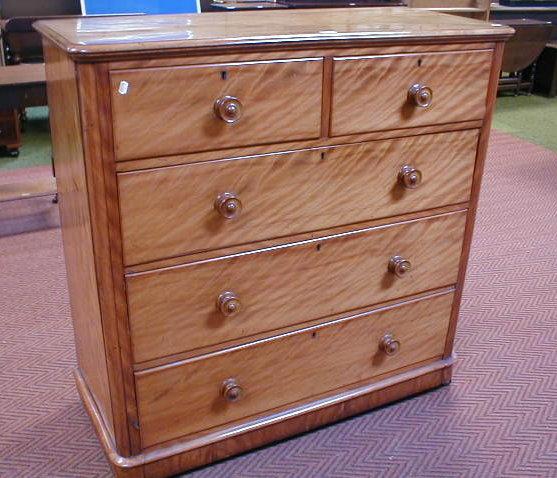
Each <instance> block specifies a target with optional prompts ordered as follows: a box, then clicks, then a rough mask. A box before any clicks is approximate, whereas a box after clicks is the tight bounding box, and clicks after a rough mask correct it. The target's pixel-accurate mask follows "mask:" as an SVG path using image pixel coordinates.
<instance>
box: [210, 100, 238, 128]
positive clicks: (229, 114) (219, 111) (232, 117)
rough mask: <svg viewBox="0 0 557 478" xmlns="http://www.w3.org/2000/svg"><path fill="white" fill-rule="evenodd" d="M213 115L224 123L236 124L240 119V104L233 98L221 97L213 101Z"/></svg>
mask: <svg viewBox="0 0 557 478" xmlns="http://www.w3.org/2000/svg"><path fill="white" fill-rule="evenodd" d="M214 110H215V114H216V115H217V117H218V118H220V119H221V120H223V121H224V122H226V123H229V124H232V123H236V122H237V121H238V120H239V119H240V118H241V117H242V103H240V100H239V99H238V98H236V97H234V96H223V97H222V98H219V99H218V100H217V101H215V105H214Z"/></svg>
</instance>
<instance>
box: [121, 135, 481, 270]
mask: <svg viewBox="0 0 557 478" xmlns="http://www.w3.org/2000/svg"><path fill="white" fill-rule="evenodd" d="M477 140H478V132H477V130H469V131H457V132H451V133H443V134H433V135H426V136H416V137H410V138H401V139H394V140H388V141H377V142H371V143H364V144H357V145H349V146H341V147H335V148H328V149H322V150H309V151H301V152H295V153H288V154H274V155H264V156H258V157H251V158H243V159H234V160H223V161H214V162H207V163H199V164H188V165H184V166H178V167H169V168H162V169H156V170H147V171H140V172H131V173H123V174H120V175H119V177H118V184H119V196H120V204H121V206H120V207H121V217H122V221H121V222H122V236H123V247H124V260H125V262H126V264H128V265H132V264H138V263H142V262H148V261H151V260H156V259H161V258H165V257H172V256H178V255H182V254H186V253H189V252H195V251H200V250H208V249H217V248H221V247H226V246H231V245H236V244H242V243H248V242H252V241H257V240H263V239H269V238H275V237H282V236H287V235H290V234H296V233H301V232H307V231H315V230H320V229H325V228H329V227H335V226H339V225H344V224H353V223H357V222H362V221H366V220H371V219H376V218H381V217H390V216H395V215H399V214H404V213H408V212H413V211H419V210H425V209H430V208H433V207H440V206H444V205H448V204H457V203H461V202H466V201H468V199H469V196H470V186H471V182H472V175H473V170H474V161H475V155H476V146H477ZM403 168H406V169H405V171H407V172H406V173H405V174H403V173H402V170H403ZM414 170H417V171H418V173H416V172H415V171H414ZM413 171H414V174H421V183H420V182H419V181H418V182H417V183H416V184H413V183H411V182H410V183H409V182H408V181H409V180H411V179H412V178H413V177H414V178H415V176H412V172H413ZM405 181H406V182H405ZM228 207H232V209H231V210H230V211H229V210H228V209H227V208H228Z"/></svg>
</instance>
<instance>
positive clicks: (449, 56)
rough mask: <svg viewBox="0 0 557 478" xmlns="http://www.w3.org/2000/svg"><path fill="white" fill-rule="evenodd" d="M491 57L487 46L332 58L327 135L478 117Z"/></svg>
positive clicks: (481, 115)
mask: <svg viewBox="0 0 557 478" xmlns="http://www.w3.org/2000/svg"><path fill="white" fill-rule="evenodd" d="M491 62H492V52H491V50H480V51H467V52H449V53H415V54H401V55H378V56H369V57H346V58H335V60H334V82H333V98H332V113H331V135H332V136H342V135H349V134H354V133H365V132H370V131H383V130H389V129H397V128H411V127H417V126H426V125H435V124H442V123H452V122H456V121H467V120H477V119H481V118H483V116H484V114H485V110H486V97H487V96H486V95H487V90H488V82H489V75H490V70H491ZM429 93H431V95H432V96H429Z"/></svg>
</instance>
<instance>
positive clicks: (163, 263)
mask: <svg viewBox="0 0 557 478" xmlns="http://www.w3.org/2000/svg"><path fill="white" fill-rule="evenodd" d="M466 209H468V203H467V202H466V203H460V204H453V205H450V206H443V207H439V208H433V209H426V210H423V211H418V212H413V213H409V214H401V215H399V216H396V217H385V218H381V219H374V220H372V221H364V222H361V223H357V224H346V225H344V226H336V227H330V228H327V229H321V230H319V231H310V232H304V233H301V234H293V235H290V236H285V237H277V238H274V239H266V240H264V241H258V242H251V243H249V244H241V245H238V246H231V247H224V248H222V249H216V250H210V251H203V252H197V253H195V254H188V255H187V256H177V257H169V258H165V259H160V260H157V261H151V262H144V263H142V264H135V265H133V266H127V267H126V268H125V273H126V274H127V275H130V276H131V275H134V274H136V273H140V272H149V271H153V270H156V269H169V268H175V267H179V266H183V265H185V264H192V263H194V262H200V261H208V260H211V259H215V258H218V257H221V256H235V255H237V254H242V253H245V252H249V251H253V250H259V249H268V248H273V247H277V246H281V245H283V244H290V243H292V242H303V241H308V240H314V239H318V238H321V237H325V236H334V235H338V234H344V233H348V232H351V231H354V230H356V229H358V230H361V229H368V228H372V227H378V226H386V225H389V224H391V223H393V222H404V221H412V220H415V219H421V218H425V217H429V216H437V215H440V214H445V213H449V212H456V211H464V210H466Z"/></svg>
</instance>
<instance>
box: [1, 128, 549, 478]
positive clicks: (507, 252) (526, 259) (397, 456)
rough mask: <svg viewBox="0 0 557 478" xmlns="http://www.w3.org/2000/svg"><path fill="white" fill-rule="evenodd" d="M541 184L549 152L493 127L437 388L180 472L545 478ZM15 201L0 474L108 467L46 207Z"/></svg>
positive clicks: (8, 216)
mask: <svg viewBox="0 0 557 478" xmlns="http://www.w3.org/2000/svg"><path fill="white" fill-rule="evenodd" d="M556 179H557V154H555V153H552V152H550V151H547V150H544V149H541V148H540V147H537V146H534V145H532V144H528V143H525V142H523V141H519V140H516V138H513V137H511V136H508V135H503V134H494V135H493V138H492V143H491V149H490V155H489V161H488V163H487V169H486V176H485V182H484V185H485V187H484V191H483V195H482V197H481V206H480V212H479V218H478V227H477V232H476V235H475V240H474V244H473V249H472V256H471V262H470V267H469V275H468V282H467V288H466V293H465V299H464V304H463V308H462V317H461V322H460V328H459V332H458V339H457V346H456V348H457V352H458V354H459V361H458V365H457V369H456V373H455V377H454V380H453V383H452V385H451V386H450V387H445V388H443V389H439V390H437V391H434V392H430V393H428V394H425V395H422V396H420V397H417V398H414V399H412V400H407V401H404V402H402V403H398V404H395V405H391V406H388V407H385V408H383V409H381V410H378V411H375V412H372V413H368V414H365V415H362V416H359V417H356V418H352V419H350V420H347V421H344V422H342V423H339V424H336V425H334V426H329V427H327V428H324V429H321V430H319V431H316V432H314V433H310V434H307V435H305V436H301V437H298V438H295V439H292V440H289V441H286V442H283V443H281V444H278V445H275V446H271V447H267V448H265V449H262V450H259V451H256V452H252V453H249V454H246V455H243V456H240V457H237V458H234V459H231V460H228V461H225V462H222V463H220V464H217V465H214V466H212V467H206V468H204V469H201V470H198V471H196V472H194V473H192V475H191V476H194V477H196V478H205V477H211V478H213V477H227V478H228V477H242V478H243V477H320V478H321V477H350V478H352V477H359V476H361V477H372V476H381V477H443V478H444V477H490V478H491V477H517V478H522V477H544V478H545V477H557V212H556V211H557V208H556V206H555V205H556V204H557V180H556ZM24 202H25V205H23V203H24ZM24 202H20V203H17V204H16V203H11V204H9V205H2V206H1V210H0V251H1V253H2V255H1V257H0V297H1V304H2V307H1V309H0V361H1V367H2V368H1V372H2V373H1V374H0V476H2V477H10V478H11V477H18V478H19V477H33V478H34V477H62V476H65V477H102V476H109V470H108V466H107V464H106V462H105V460H104V458H103V455H102V453H101V450H100V448H99V445H98V444H97V441H96V439H95V436H94V433H93V430H92V428H91V426H90V424H89V421H88V418H87V416H86V414H85V411H84V410H83V408H82V407H81V405H80V403H79V400H78V396H77V393H76V391H75V388H74V385H73V381H72V377H71V373H70V370H71V368H72V366H73V365H74V352H73V345H72V340H73V337H72V331H71V325H70V324H71V323H70V319H69V307H68V297H67V292H66V285H65V273H64V266H63V258H62V250H61V244H60V234H59V230H58V229H57V228H56V227H55V226H56V219H55V217H56V211H55V206H52V205H51V204H50V203H49V202H48V199H44V198H43V199H37V200H28V201H24ZM22 214H23V216H24V217H23V219H22V218H21V215H22Z"/></svg>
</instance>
